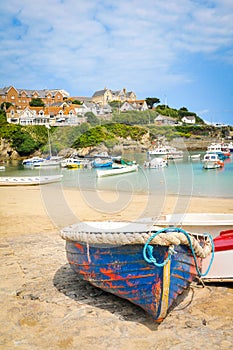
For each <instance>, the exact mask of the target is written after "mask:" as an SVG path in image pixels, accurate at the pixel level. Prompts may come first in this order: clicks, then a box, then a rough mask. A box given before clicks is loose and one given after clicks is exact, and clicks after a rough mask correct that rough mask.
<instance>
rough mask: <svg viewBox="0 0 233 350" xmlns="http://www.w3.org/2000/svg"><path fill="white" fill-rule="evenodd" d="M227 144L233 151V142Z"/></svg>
mask: <svg viewBox="0 0 233 350" xmlns="http://www.w3.org/2000/svg"><path fill="white" fill-rule="evenodd" d="M226 146H227V148H228V149H229V150H230V152H231V153H233V142H229V143H227V144H226Z"/></svg>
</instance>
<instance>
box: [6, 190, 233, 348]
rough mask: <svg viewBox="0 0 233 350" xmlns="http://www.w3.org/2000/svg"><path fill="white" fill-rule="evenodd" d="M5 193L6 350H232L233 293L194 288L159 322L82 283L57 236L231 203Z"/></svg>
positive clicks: (228, 209) (216, 209)
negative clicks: (84, 225) (95, 224)
mask: <svg viewBox="0 0 233 350" xmlns="http://www.w3.org/2000/svg"><path fill="white" fill-rule="evenodd" d="M59 186H60V185H59V184H54V185H45V186H41V187H37V186H32V187H29V186H28V187H21V186H19V187H0V216H1V225H0V248H1V267H0V278H1V288H0V295H1V315H0V325H1V328H0V329H1V330H0V349H23V350H27V349H53V350H56V349H84V350H86V349H92V348H93V346H94V347H95V349H108V350H123V349H127V350H130V349H132V350H142V349H143V350H144V349H145V348H146V349H151V350H152V349H163V350H164V349H190V348H192V349H201V348H205V349H212V350H213V349H230V348H231V347H232V343H233V327H232V324H233V312H232V310H233V289H232V285H230V284H224V285H223V284H206V286H205V287H204V288H203V287H202V285H200V284H196V283H194V284H193V285H192V286H191V288H190V290H189V291H188V292H187V293H185V295H184V298H183V300H182V301H181V302H180V303H179V305H178V306H177V307H176V308H174V309H173V310H172V311H171V312H170V313H169V315H168V316H167V317H166V319H165V320H164V321H163V322H162V323H161V324H160V325H158V324H156V323H154V322H153V321H152V319H151V317H150V316H149V315H147V314H146V313H145V312H144V311H143V310H141V309H140V308H138V307H136V306H134V305H132V304H131V303H129V302H127V301H125V300H122V299H120V298H117V297H115V296H113V295H110V294H108V293H104V292H100V291H99V290H98V289H96V288H94V287H92V286H91V285H90V284H88V283H86V282H83V281H81V280H80V279H79V278H78V277H77V275H75V274H74V272H72V270H71V269H70V267H69V265H68V263H67V260H66V256H65V242H64V241H63V240H62V239H61V238H60V236H59V230H60V229H61V228H62V227H64V226H66V225H68V224H72V223H75V222H78V221H84V220H101V221H102V220H117V221H121V220H127V221H128V220H129V221H133V220H137V219H139V218H142V217H151V216H154V215H155V213H156V214H162V215H164V214H169V213H171V212H174V210H176V209H177V208H179V209H184V210H185V211H186V212H196V213H202V212H210V213H233V201H232V199H224V198H222V199H221V198H195V197H192V198H177V197H176V196H173V197H172V196H171V197H165V198H161V197H160V198H150V196H148V195H146V194H137V195H136V194H132V195H128V194H120V193H115V192H100V193H94V192H85V193H82V192H80V191H78V190H72V189H69V190H63V189H62V188H61V187H59Z"/></svg>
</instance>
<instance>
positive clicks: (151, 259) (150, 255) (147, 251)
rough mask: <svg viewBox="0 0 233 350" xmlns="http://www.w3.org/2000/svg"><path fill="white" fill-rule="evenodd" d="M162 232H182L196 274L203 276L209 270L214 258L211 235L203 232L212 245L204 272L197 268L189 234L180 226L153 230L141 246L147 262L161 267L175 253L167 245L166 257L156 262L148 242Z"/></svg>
mask: <svg viewBox="0 0 233 350" xmlns="http://www.w3.org/2000/svg"><path fill="white" fill-rule="evenodd" d="M162 232H181V233H183V234H184V235H185V236H186V237H187V239H188V242H189V246H190V249H191V252H192V254H193V258H194V262H195V267H196V270H197V273H198V275H199V276H202V277H204V276H206V275H207V274H208V272H209V270H210V267H211V265H212V263H213V259H214V242H213V238H212V236H211V235H210V234H208V233H204V234H203V236H204V237H209V239H210V242H211V245H212V255H211V259H210V263H209V266H208V268H207V270H206V272H205V273H202V272H201V271H200V270H199V268H198V263H197V257H196V253H195V251H194V249H193V246H192V242H191V238H190V235H189V234H188V233H187V232H186V231H185V230H183V229H181V228H178V227H169V228H163V229H161V230H159V231H157V232H154V233H153V235H152V236H151V237H150V238H149V239H148V240H147V242H146V243H145V245H144V247H143V258H144V259H145V260H146V261H147V262H148V263H152V264H154V265H155V266H157V267H163V266H165V265H166V264H167V263H168V261H169V260H170V259H171V256H172V254H174V253H176V252H175V250H174V249H173V248H172V247H169V249H168V256H167V258H166V259H165V260H164V261H163V262H162V263H158V262H157V260H156V258H155V257H154V256H153V250H154V248H153V246H151V245H149V243H150V242H151V241H152V240H153V239H154V237H156V236H157V235H159V234H160V233H162ZM147 255H148V256H147Z"/></svg>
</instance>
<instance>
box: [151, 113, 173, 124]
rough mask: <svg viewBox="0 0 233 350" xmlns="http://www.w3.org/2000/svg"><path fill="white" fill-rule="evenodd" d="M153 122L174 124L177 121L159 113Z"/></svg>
mask: <svg viewBox="0 0 233 350" xmlns="http://www.w3.org/2000/svg"><path fill="white" fill-rule="evenodd" d="M154 123H155V124H156V125H176V124H177V121H176V120H175V119H173V118H172V117H168V116H164V115H161V114H159V115H158V116H157V117H156V118H155V119H154Z"/></svg>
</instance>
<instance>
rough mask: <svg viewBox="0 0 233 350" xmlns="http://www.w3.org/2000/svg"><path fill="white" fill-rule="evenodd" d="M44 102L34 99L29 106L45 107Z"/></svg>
mask: <svg viewBox="0 0 233 350" xmlns="http://www.w3.org/2000/svg"><path fill="white" fill-rule="evenodd" d="M44 105H45V104H44V102H43V101H42V99H41V98H39V97H38V98H32V99H31V101H30V102H29V106H31V107H44Z"/></svg>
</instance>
